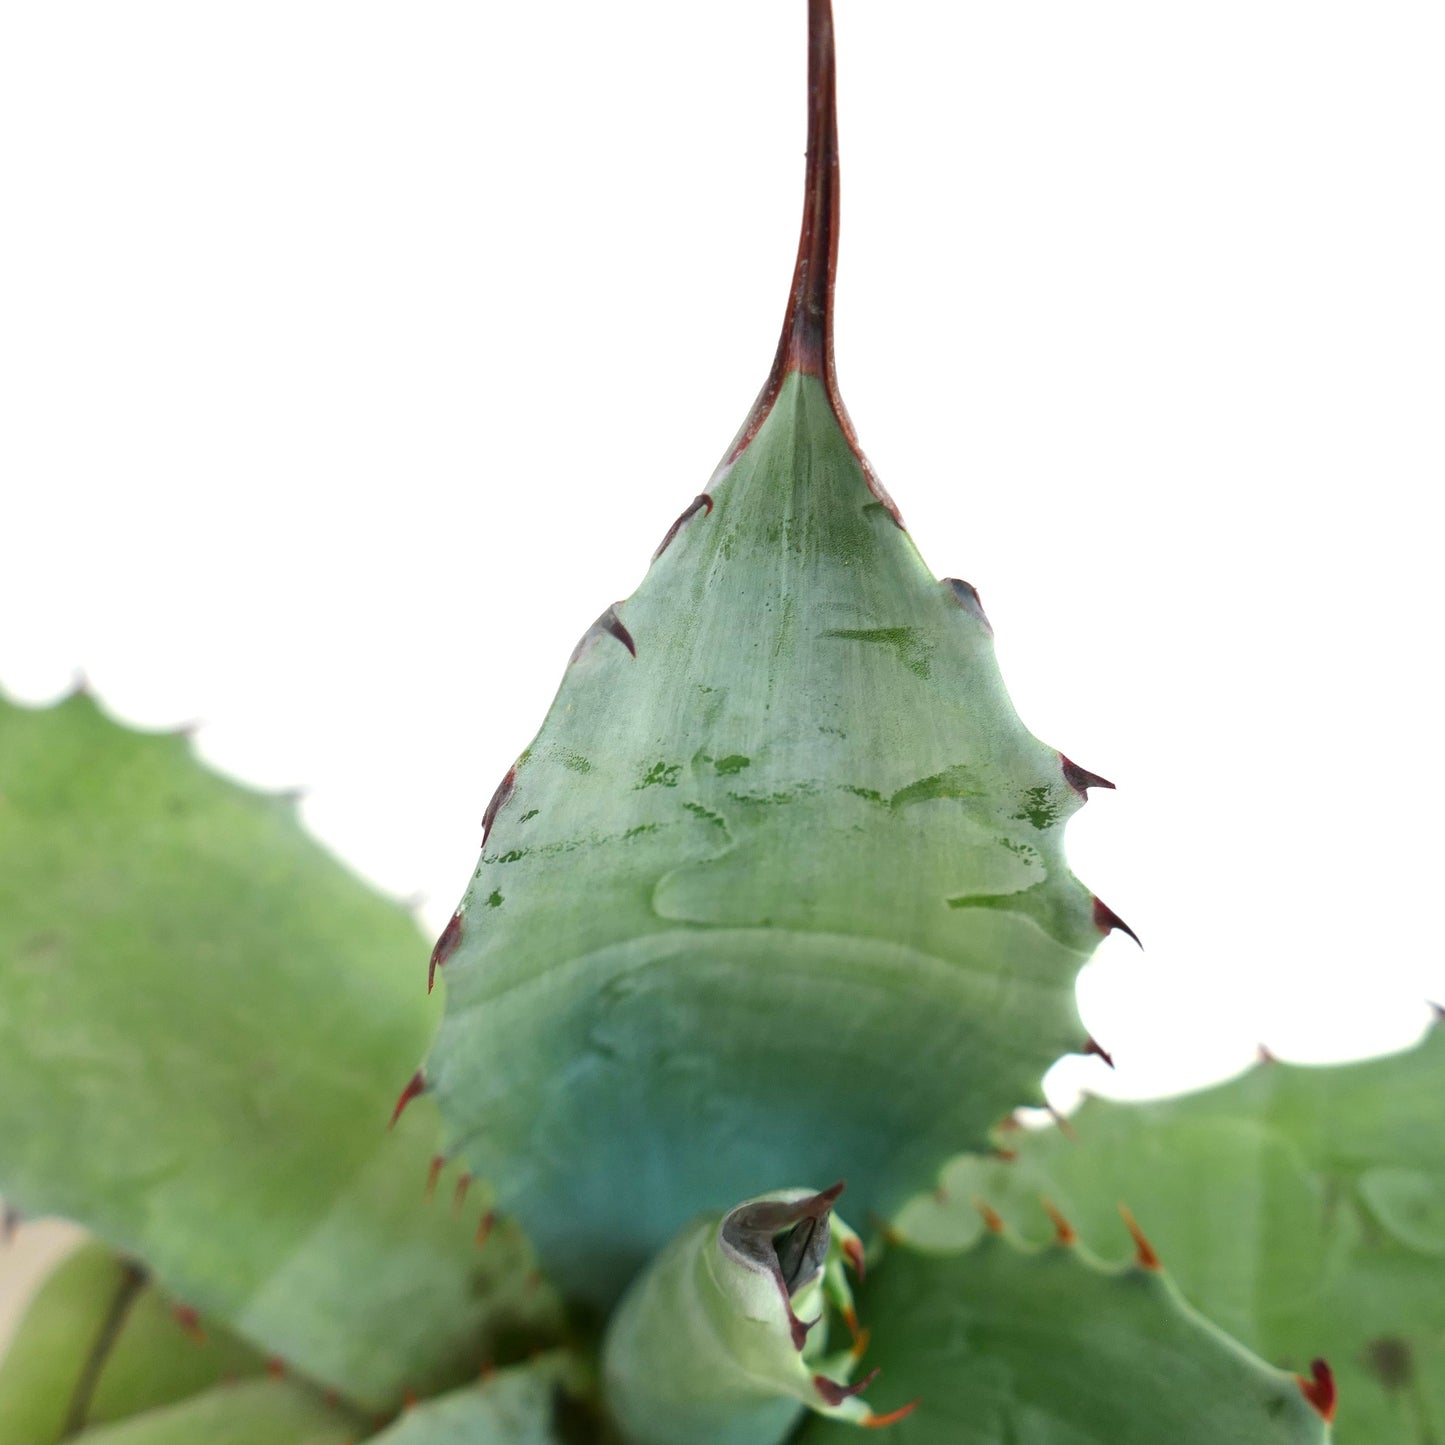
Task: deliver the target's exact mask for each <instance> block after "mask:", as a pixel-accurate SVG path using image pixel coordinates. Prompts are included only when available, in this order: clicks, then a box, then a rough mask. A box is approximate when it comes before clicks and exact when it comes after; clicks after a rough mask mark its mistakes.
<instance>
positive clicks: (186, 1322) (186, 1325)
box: [171, 1305, 206, 1345]
mask: <svg viewBox="0 0 1445 1445" xmlns="http://www.w3.org/2000/svg"><path fill="white" fill-rule="evenodd" d="M171 1315H172V1317H173V1318H174V1319H175V1322H176V1323H177V1324H178V1325H179V1326H180V1327H181V1328H182V1329H183V1330H184V1331H185V1332H186V1333H187V1334H188V1335H189V1336H190V1337H191V1338H192V1339H193V1340H194V1341H195V1342H196V1343H197V1344H198V1345H203V1344H205V1343H206V1331H205V1327H204V1326H203V1325H202V1324H201V1315H200V1311H199V1310H197V1309H196V1308H195V1307H194V1306H193V1305H172V1306H171Z"/></svg>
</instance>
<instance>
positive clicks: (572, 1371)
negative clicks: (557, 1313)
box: [372, 1355, 598, 1445]
mask: <svg viewBox="0 0 1445 1445" xmlns="http://www.w3.org/2000/svg"><path fill="white" fill-rule="evenodd" d="M586 1393H587V1390H586V1378H585V1374H584V1371H583V1370H582V1369H581V1367H580V1366H579V1364H578V1363H577V1362H576V1361H575V1360H573V1359H571V1358H570V1357H568V1356H565V1355H544V1356H542V1357H541V1358H539V1359H536V1360H533V1361H531V1362H530V1363H528V1364H525V1365H512V1366H511V1367H510V1368H508V1369H505V1370H500V1371H498V1372H497V1374H496V1375H495V1376H493V1377H492V1378H491V1379H490V1380H488V1381H487V1382H486V1383H485V1384H483V1385H481V1386H477V1387H474V1388H472V1389H467V1390H454V1391H453V1392H452V1393H451V1394H449V1395H442V1396H440V1397H438V1398H437V1399H434V1400H428V1401H426V1402H425V1403H423V1404H420V1405H418V1406H416V1407H415V1408H414V1409H411V1410H408V1411H407V1412H406V1413H405V1414H404V1415H403V1416H402V1417H401V1419H400V1420H398V1421H397V1422H396V1424H394V1425H393V1426H391V1428H390V1429H388V1430H383V1431H382V1432H381V1434H380V1435H376V1436H373V1437H372V1439H373V1441H374V1442H375V1445H597V1442H598V1426H597V1424H596V1421H595V1418H594V1416H593V1415H592V1412H591V1406H590V1405H589V1403H588V1401H587V1399H586V1398H585V1397H586Z"/></svg>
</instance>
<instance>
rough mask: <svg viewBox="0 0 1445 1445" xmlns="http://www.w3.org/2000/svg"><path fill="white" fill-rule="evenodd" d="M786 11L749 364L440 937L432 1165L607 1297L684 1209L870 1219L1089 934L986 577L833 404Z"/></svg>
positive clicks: (1016, 1097)
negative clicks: (779, 161) (793, 196)
mask: <svg viewBox="0 0 1445 1445" xmlns="http://www.w3.org/2000/svg"><path fill="white" fill-rule="evenodd" d="M810 18H811V30H810V35H811V49H810V104H811V109H810V124H809V150H808V157H809V159H808V174H807V181H806V192H807V201H806V205H805V214H804V223H803V231H802V237H801V241H800V246H799V253H798V261H797V267H796V270H795V275H794V285H793V290H792V293H791V295H790V299H789V305H788V311H787V319H786V323H785V326H784V330H783V336H782V339H781V341H780V344H779V348H778V353H777V358H776V361H775V363H774V367H773V372H772V374H771V375H770V377H769V379H768V382H767V384H766V385H765V387H764V389H763V392H762V395H761V396H760V397H759V399H758V402H757V404H756V406H755V407H754V410H753V412H752V414H751V415H750V416H749V418H748V419H747V421H746V423H745V424H744V426H743V428H742V430H741V432H740V433H739V436H738V438H737V440H736V441H735V442H734V444H733V446H732V447H731V448H730V449H729V451H728V453H727V456H726V458H725V460H724V462H723V464H722V466H721V467H720V468H719V470H718V472H717V473H716V475H715V476H714V478H713V479H712V481H711V483H710V484H709V485H708V488H707V490H706V492H705V493H704V494H703V495H702V496H701V497H699V498H698V499H697V500H695V501H694V502H692V503H691V504H690V505H689V506H687V507H686V508H685V510H684V511H683V513H682V515H681V517H680V518H679V519H678V522H677V523H675V524H674V526H673V527H672V529H671V530H669V532H668V533H667V535H666V536H665V537H664V539H663V545H662V546H661V548H660V549H659V551H658V553H657V555H656V558H655V560H654V561H653V563H652V566H651V569H650V571H649V572H648V574H647V576H646V578H645V580H644V581H643V583H642V584H641V586H640V587H639V588H638V589H637V591H636V592H635V593H633V595H632V596H631V597H629V598H628V599H627V600H626V601H625V602H621V603H618V604H615V605H614V606H612V607H609V608H608V609H607V610H606V611H605V612H604V613H603V614H602V617H601V618H600V619H599V621H598V622H597V623H596V624H594V625H593V627H592V628H591V629H590V630H589V631H588V632H587V634H586V635H585V636H584V637H583V639H582V642H581V643H580V644H579V646H578V649H577V651H576V653H575V654H574V656H573V659H572V662H571V665H570V667H569V668H568V670H567V673H566V675H565V677H564V679H563V681H562V685H561V688H560V690H559V692H558V694H557V697H556V700H555V701H554V703H553V705H552V708H551V711H550V712H549V713H548V715H547V718H546V720H545V722H544V723H543V726H542V730H541V732H540V733H539V735H538V737H537V739H536V741H535V742H534V743H533V744H532V746H531V747H530V748H529V749H528V750H527V751H526V753H525V754H524V755H523V756H522V758H521V759H519V760H518V762H517V764H516V766H515V767H514V768H513V769H512V771H511V772H509V773H508V774H507V777H506V779H505V781H504V783H503V785H502V787H501V788H500V789H499V790H498V793H497V795H496V797H495V798H494V799H493V803H492V805H491V806H490V807H489V808H488V816H487V824H488V827H487V830H486V831H487V836H486V839H485V842H484V845H483V851H482V855H481V860H480V863H479V865H478V867H477V869H476V873H475V876H474V878H473V881H472V884H471V886H470V888H469V889H468V891H467V894H466V897H465V898H464V900H463V902H462V905H461V908H460V909H459V910H458V914H457V917H456V919H455V920H454V923H453V925H452V926H451V927H450V928H449V929H448V933H447V934H446V935H444V938H443V940H442V941H441V943H440V944H439V946H438V955H437V957H438V960H439V961H442V960H444V967H445V972H446V975H447V978H448V982H449V984H450V985H451V987H450V989H449V992H448V997H447V1009H446V1016H445V1018H444V1021H443V1024H442V1028H441V1030H440V1033H439V1035H438V1038H437V1042H436V1045H435V1048H434V1050H433V1052H432V1055H431V1058H430V1060H429V1062H428V1065H427V1076H428V1079H429V1081H430V1084H431V1087H432V1089H433V1091H434V1094H435V1097H436V1098H437V1100H438V1102H439V1104H440V1106H441V1108H442V1111H443V1115H444V1118H445V1120H446V1126H447V1149H448V1151H449V1152H452V1153H455V1154H457V1155H459V1156H460V1157H462V1158H464V1159H465V1160H466V1161H467V1163H468V1165H469V1167H471V1168H472V1169H474V1170H475V1171H477V1172H478V1173H479V1174H481V1175H482V1176H484V1177H487V1178H491V1179H494V1180H496V1181H497V1185H498V1190H499V1197H500V1198H501V1201H502V1203H503V1205H504V1206H505V1207H506V1208H507V1209H509V1210H511V1211H514V1212H515V1213H516V1214H517V1215H518V1217H519V1218H520V1219H521V1220H522V1221H523V1223H524V1224H525V1226H526V1228H527V1229H528V1232H529V1234H530V1235H531V1237H532V1238H533V1239H534V1240H535V1241H536V1243H537V1246H538V1249H539V1253H540V1254H541V1256H542V1259H543V1262H544V1264H545V1265H546V1267H547V1269H548V1272H549V1274H550V1275H551V1276H552V1277H553V1278H554V1279H555V1280H556V1281H557V1283H558V1284H559V1285H560V1286H561V1287H562V1288H563V1289H564V1290H565V1291H566V1292H568V1293H570V1294H574V1295H578V1296H582V1297H586V1298H588V1299H590V1300H592V1301H593V1302H595V1303H597V1304H601V1305H606V1304H608V1303H610V1302H611V1301H612V1300H613V1299H614V1298H615V1297H616V1295H617V1294H618V1292H619V1291H620V1290H621V1288H622V1286H623V1285H624V1284H625V1282H626V1281H627V1279H628V1278H629V1277H630V1276H631V1275H633V1274H634V1273H635V1271H636V1270H637V1269H638V1268H639V1267H640V1266H641V1264H642V1262H643V1261H644V1260H645V1259H647V1258H648V1257H649V1256H650V1255H651V1254H652V1253H653V1252H654V1251H655V1250H657V1249H659V1248H660V1247H661V1246H662V1245H663V1244H664V1243H665V1242H666V1241H667V1240H668V1239H670V1238H671V1237H672V1236H673V1235H674V1234H675V1233H676V1231H677V1230H678V1229H680V1228H681V1226H682V1225H683V1223H684V1222H685V1221H686V1220H688V1219H689V1218H691V1217H692V1216H694V1215H696V1214H698V1213H699V1212H707V1211H717V1210H720V1209H723V1208H725V1207H727V1205H728V1203H729V1202H730V1201H732V1200H736V1199H739V1198H744V1197H748V1196H751V1195H755V1194H758V1193H760V1192H761V1191H763V1190H765V1189H767V1188H769V1187H770V1186H772V1185H773V1184H774V1183H775V1181H777V1180H778V1179H807V1178H812V1179H818V1178H836V1177H838V1176H840V1175H842V1176H845V1177H846V1178H847V1179H848V1182H849V1189H850V1204H851V1207H853V1208H855V1209H856V1210H857V1212H858V1217H866V1216H867V1215H868V1214H869V1213H871V1212H873V1211H888V1210H891V1209H893V1208H896V1207H897V1206H898V1205H899V1204H900V1203H901V1202H902V1201H903V1200H904V1199H905V1198H906V1197H907V1196H908V1195H909V1194H910V1193H911V1192H912V1191H913V1190H915V1189H917V1188H920V1187H923V1186H924V1185H925V1184H926V1183H927V1182H928V1181H929V1180H930V1179H931V1178H932V1176H933V1174H934V1172H935V1171H936V1169H937V1167H938V1166H939V1164H940V1163H941V1162H942V1160H943V1159H944V1158H945V1157H946V1156H947V1155H948V1154H949V1153H950V1152H951V1151H953V1150H956V1149H957V1148H959V1147H961V1146H963V1145H964V1144H965V1143H966V1142H969V1143H971V1145H972V1146H976V1147H981V1146H982V1145H983V1143H984V1141H985V1139H986V1136H987V1131H988V1129H989V1127H990V1126H991V1125H992V1124H993V1123H994V1122H995V1121H996V1120H997V1119H998V1118H999V1117H1001V1116H1002V1115H1003V1114H1004V1113H1006V1112H1007V1111H1008V1110H1009V1109H1011V1108H1013V1107H1014V1106H1015V1105H1017V1104H1019V1103H1025V1102H1042V1098H1043V1096H1042V1093H1041V1090H1040V1079H1041V1076H1042V1074H1043V1072H1044V1071H1045V1070H1046V1069H1047V1068H1048V1066H1049V1065H1050V1064H1051V1063H1053V1061H1054V1060H1055V1059H1057V1058H1058V1056H1059V1055H1060V1054H1061V1053H1065V1052H1068V1051H1070V1050H1075V1049H1080V1048H1082V1047H1083V1046H1084V1039H1085V1034H1084V1029H1083V1027H1082V1024H1081V1023H1080V1021H1079V1018H1078V1014H1077V1012H1076V1009H1075V1005H1074V993H1073V984H1074V977H1075V974H1076V973H1077V971H1078V969H1079V968H1080V966H1081V965H1082V963H1083V962H1084V961H1085V960H1086V959H1087V958H1088V956H1089V954H1090V953H1091V952H1092V950H1093V948H1094V946H1095V945H1096V944H1097V942H1098V940H1099V937H1100V932H1101V930H1105V931H1106V930H1107V928H1108V927H1109V926H1112V925H1113V922H1114V920H1113V917H1112V915H1111V914H1109V913H1108V911H1107V910H1104V911H1103V912H1102V913H1101V912H1100V911H1099V908H1098V906H1096V901H1095V899H1094V898H1093V897H1092V896H1091V894H1090V893H1089V892H1088V891H1087V890H1086V889H1085V888H1084V887H1083V886H1082V885H1081V884H1079V883H1078V882H1077V881H1076V880H1075V879H1073V878H1072V877H1071V876H1070V875H1069V873H1068V871H1067V868H1066V867H1065V864H1064V858H1063V837H1062V835H1063V825H1064V822H1065V820H1066V819H1067V818H1068V816H1069V814H1070V813H1072V812H1073V811H1074V810H1075V809H1076V808H1078V807H1079V806H1080V805H1081V803H1082V798H1083V794H1082V788H1081V786H1080V784H1079V777H1080V770H1078V769H1077V768H1074V767H1073V765H1072V764H1066V763H1065V761H1064V759H1062V758H1061V756H1060V754H1059V753H1057V752H1056V751H1054V750H1053V749H1052V748H1048V747H1045V746H1044V745H1043V744H1042V743H1040V742H1038V741H1037V740H1036V739H1035V738H1033V737H1032V736H1031V735H1030V734H1029V733H1028V732H1027V731H1026V730H1025V729H1024V727H1023V726H1022V724H1021V723H1020V722H1019V721H1018V719H1017V717H1016V716H1015V714H1014V711H1013V708H1012V706H1011V704H1010V702H1009V700H1008V697H1007V694H1006V693H1005V691H1004V687H1003V683H1002V681H1001V679H1000V677H999V672H998V668H997V665H996V663H995V660H994V653H993V643H992V633H991V629H990V628H989V626H988V623H987V621H986V619H985V618H984V617H983V613H982V609H981V607H980V606H979V603H978V596H977V593H976V592H975V591H974V590H973V589H972V588H971V587H969V586H968V585H967V584H963V583H958V582H955V581H952V580H944V581H939V580H937V579H935V578H934V577H933V575H932V574H931V573H930V572H929V571H928V569H927V568H926V567H925V565H924V563H923V561H922V559H921V558H920V557H919V554H918V551H917V549H916V548H915V546H914V544H913V541H912V539H911V538H910V537H909V535H908V533H907V532H906V531H904V530H903V528H902V525H901V523H900V522H899V520H898V517H897V512H896V509H895V508H894V507H893V504H892V502H891V501H890V500H889V498H888V496H887V494H886V493H885V492H884V491H883V489H882V487H881V485H880V484H879V483H878V480H877V478H876V476H875V475H874V474H873V472H872V470H871V468H870V467H869V466H868V464H867V462H866V461H865V460H864V458H863V456H862V453H861V452H860V451H859V449H858V446H857V443H856V439H855V437H854V434H853V429H852V425H851V423H850V422H849V420H848V417H847V413H846V411H845V409H844V408H843V405H842V402H841V400H840V399H839V396H838V390H837V384H836V380H835V377H834V373H833V364H832V335H831V326H832V312H831V295H832V285H833V261H834V256H835V253H836V240H837V235H836V222H837V193H838V181H837V155H836V137H835V127H834V119H833V79H832V74H833V45H832V28H831V18H830V16H829V13H828V6H827V4H826V0H811V4H810Z"/></svg>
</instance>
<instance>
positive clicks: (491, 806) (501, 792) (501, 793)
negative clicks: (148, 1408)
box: [482, 764, 517, 848]
mask: <svg viewBox="0 0 1445 1445" xmlns="http://www.w3.org/2000/svg"><path fill="white" fill-rule="evenodd" d="M516 783H517V769H516V766H515V764H514V765H513V766H512V767H510V768H508V769H507V776H506V777H505V778H503V779H502V781H501V782H500V783H498V784H497V791H496V792H495V793H493V794H492V796H491V800H490V801H489V802H488V803H487V806H486V808H485V810H484V811H483V813H482V847H483V848H485V847H486V846H487V837H488V835H489V834H490V833H491V831H492V824H493V823H495V822H496V821H497V814H498V813H500V812H501V811H502V809H503V808H505V807H506V806H507V799H508V798H510V797H511V796H512V789H513V788H514V787H515V786H516Z"/></svg>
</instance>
